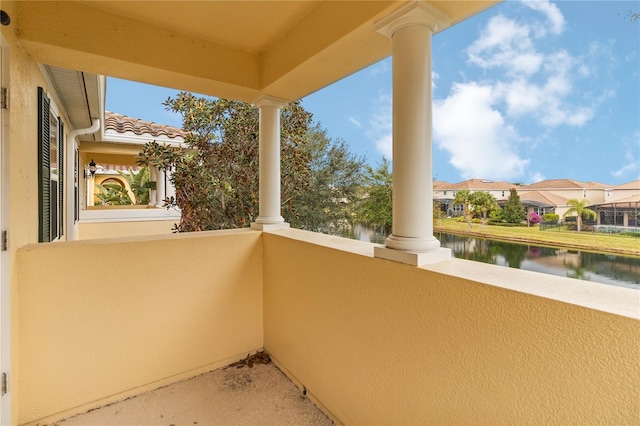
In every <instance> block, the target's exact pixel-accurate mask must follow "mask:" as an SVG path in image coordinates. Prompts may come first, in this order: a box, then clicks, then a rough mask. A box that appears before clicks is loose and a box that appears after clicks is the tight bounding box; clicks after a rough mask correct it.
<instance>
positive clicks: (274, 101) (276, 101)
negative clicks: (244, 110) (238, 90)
mask: <svg viewBox="0 0 640 426" xmlns="http://www.w3.org/2000/svg"><path fill="white" fill-rule="evenodd" d="M289 102H290V101H287V100H285V99H280V98H275V97H273V96H268V95H262V96H260V97H259V98H258V99H256V100H255V101H253V102H251V104H252V105H255V106H257V107H258V108H260V107H261V106H275V107H278V108H280V107H283V106H285V105H287V104H289Z"/></svg>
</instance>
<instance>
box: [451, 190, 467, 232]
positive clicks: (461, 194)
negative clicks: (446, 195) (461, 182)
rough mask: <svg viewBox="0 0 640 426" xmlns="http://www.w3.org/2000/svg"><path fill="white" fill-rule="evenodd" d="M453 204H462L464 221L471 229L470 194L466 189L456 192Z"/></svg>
mask: <svg viewBox="0 0 640 426" xmlns="http://www.w3.org/2000/svg"><path fill="white" fill-rule="evenodd" d="M453 203H454V204H462V213H463V217H464V220H465V221H466V222H467V223H468V224H469V228H471V192H470V191H469V190H468V189H462V190H460V191H458V192H456V197H455V198H454V199H453Z"/></svg>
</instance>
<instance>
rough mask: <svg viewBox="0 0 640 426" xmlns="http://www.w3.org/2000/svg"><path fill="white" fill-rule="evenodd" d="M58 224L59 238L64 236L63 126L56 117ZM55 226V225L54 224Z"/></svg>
mask: <svg viewBox="0 0 640 426" xmlns="http://www.w3.org/2000/svg"><path fill="white" fill-rule="evenodd" d="M58 123H60V124H59V126H58V139H59V140H60V142H59V144H58V145H59V147H58V182H59V183H58V194H59V195H58V200H59V202H58V212H59V214H58V222H60V236H61V237H62V236H63V235H64V124H63V123H62V119H61V118H60V117H58ZM54 225H55V224H54Z"/></svg>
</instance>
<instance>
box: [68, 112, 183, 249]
mask: <svg viewBox="0 0 640 426" xmlns="http://www.w3.org/2000/svg"><path fill="white" fill-rule="evenodd" d="M184 136H185V133H184V131H183V130H181V129H178V128H176V127H172V126H167V125H164V124H158V123H153V122H150V121H144V120H140V119H138V118H133V117H128V116H126V115H122V114H118V113H115V112H110V111H106V112H105V115H104V125H102V126H101V129H100V137H97V138H96V139H97V140H96V141H82V142H80V158H81V161H82V163H83V164H84V168H85V170H84V173H83V175H84V176H85V178H86V185H85V186H84V188H83V190H84V192H83V197H82V202H81V205H82V207H81V209H80V215H79V229H80V231H79V239H88V238H103V237H113V236H127V235H128V236H131V235H149V234H157V233H168V232H171V230H172V228H173V224H174V223H177V222H178V221H179V220H180V212H179V211H177V210H175V209H169V210H168V209H165V208H163V207H164V202H163V200H165V199H166V198H168V197H172V196H175V189H174V187H173V185H172V183H171V180H170V179H169V176H168V175H167V173H165V172H163V171H162V170H157V169H155V168H150V169H149V174H150V177H149V181H150V182H153V183H154V184H153V186H152V187H151V188H152V189H151V190H150V191H149V202H148V204H146V205H131V206H119V205H114V206H102V205H98V202H97V201H98V193H99V187H98V186H97V185H104V184H105V183H115V184H117V185H120V186H122V187H123V188H125V190H127V192H129V197H130V198H132V195H133V194H132V193H131V191H130V188H129V184H128V183H127V181H126V180H125V179H123V178H122V176H121V175H120V173H119V172H122V173H124V174H130V173H134V174H135V173H139V172H140V171H141V167H140V166H139V165H138V163H137V162H136V157H135V156H136V154H138V153H139V152H140V150H141V148H142V146H143V145H144V144H145V143H147V142H150V141H155V142H157V143H159V144H164V145H167V146H172V147H183V146H184ZM90 162H93V163H94V164H95V166H94V167H95V174H93V175H91V173H89V171H88V165H89V164H90ZM153 188H155V189H153ZM134 224H135V226H132V225H134Z"/></svg>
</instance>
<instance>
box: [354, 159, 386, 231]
mask: <svg viewBox="0 0 640 426" xmlns="http://www.w3.org/2000/svg"><path fill="white" fill-rule="evenodd" d="M390 167H391V164H390V162H389V160H387V159H386V158H384V157H383V158H382V161H381V162H380V163H379V164H378V166H377V167H376V168H375V169H374V168H373V167H371V166H367V167H366V175H365V184H364V188H363V193H364V194H363V199H362V202H361V204H360V209H359V212H360V213H359V219H360V220H361V221H363V222H366V223H368V224H370V225H373V226H374V227H379V228H381V229H382V232H383V233H387V234H388V233H390V231H391V226H392V224H393V214H392V210H393V196H392V174H391V170H390Z"/></svg>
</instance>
